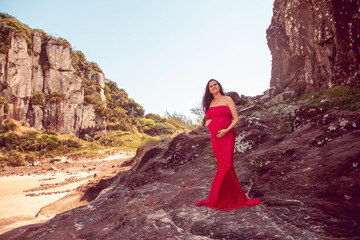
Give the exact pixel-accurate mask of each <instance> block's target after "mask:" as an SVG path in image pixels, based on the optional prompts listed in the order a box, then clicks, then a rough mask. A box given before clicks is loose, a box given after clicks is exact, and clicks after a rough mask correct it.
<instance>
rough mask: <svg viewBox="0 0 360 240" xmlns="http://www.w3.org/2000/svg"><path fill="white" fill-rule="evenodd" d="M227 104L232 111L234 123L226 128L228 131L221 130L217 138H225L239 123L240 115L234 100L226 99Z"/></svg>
mask: <svg viewBox="0 0 360 240" xmlns="http://www.w3.org/2000/svg"><path fill="white" fill-rule="evenodd" d="M226 98H227V99H226V103H227V105H228V106H229V109H230V111H231V115H232V118H233V120H232V122H231V124H230V125H229V126H228V127H227V128H226V129H221V130H220V131H219V132H218V134H217V135H216V137H218V138H221V137H222V136H224V135H225V134H226V133H228V132H229V131H230V130H231V129H233V128H234V127H235V126H236V124H237V123H238V122H239V116H238V113H237V111H236V107H235V103H234V101H233V100H232V98H231V97H228V96H227V97H226Z"/></svg>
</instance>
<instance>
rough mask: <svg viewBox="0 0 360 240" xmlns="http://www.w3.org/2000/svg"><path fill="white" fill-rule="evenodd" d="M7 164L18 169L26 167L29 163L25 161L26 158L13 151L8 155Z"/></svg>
mask: <svg viewBox="0 0 360 240" xmlns="http://www.w3.org/2000/svg"><path fill="white" fill-rule="evenodd" d="M7 164H8V165H9V166H13V167H17V166H25V165H26V164H27V163H26V161H25V159H24V156H23V155H22V154H20V153H18V152H16V151H15V150H11V151H10V152H8V153H7Z"/></svg>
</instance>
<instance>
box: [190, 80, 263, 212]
mask: <svg viewBox="0 0 360 240" xmlns="http://www.w3.org/2000/svg"><path fill="white" fill-rule="evenodd" d="M202 104H203V109H204V111H205V112H206V119H207V121H206V123H205V125H206V126H207V127H208V129H209V131H210V133H211V144H212V148H213V151H214V154H215V157H216V160H217V165H218V169H217V171H216V174H215V178H214V181H213V183H212V186H211V190H210V194H209V198H208V199H206V200H202V201H200V202H198V203H196V204H195V205H196V206H201V205H205V206H207V207H209V208H213V209H218V210H231V209H236V208H242V207H249V206H255V205H257V204H259V202H260V199H259V198H255V199H249V198H247V197H246V195H245V193H244V191H243V189H242V188H241V185H240V183H239V180H238V179H237V176H236V173H235V171H234V166H233V153H234V146H235V131H234V127H235V125H236V124H237V123H238V121H239V117H238V114H237V111H236V108H235V103H234V101H233V100H232V99H231V97H228V96H225V94H224V92H223V89H222V87H221V85H220V83H219V82H218V81H216V80H215V79H210V80H209V82H208V83H207V85H206V89H205V95H204V98H203V103H202ZM231 119H233V120H231Z"/></svg>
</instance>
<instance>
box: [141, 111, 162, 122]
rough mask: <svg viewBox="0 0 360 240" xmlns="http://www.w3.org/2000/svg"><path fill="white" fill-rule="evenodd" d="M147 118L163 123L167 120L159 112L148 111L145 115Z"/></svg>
mask: <svg viewBox="0 0 360 240" xmlns="http://www.w3.org/2000/svg"><path fill="white" fill-rule="evenodd" d="M145 118H147V119H152V120H154V121H155V123H163V122H166V118H163V117H161V116H160V115H158V114H154V113H148V114H146V115H145Z"/></svg>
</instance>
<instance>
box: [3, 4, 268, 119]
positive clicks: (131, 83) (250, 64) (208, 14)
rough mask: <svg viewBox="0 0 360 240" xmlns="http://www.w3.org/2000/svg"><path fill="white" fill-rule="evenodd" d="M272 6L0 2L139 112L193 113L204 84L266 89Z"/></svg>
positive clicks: (255, 91) (249, 91) (253, 91)
mask: <svg viewBox="0 0 360 240" xmlns="http://www.w3.org/2000/svg"><path fill="white" fill-rule="evenodd" d="M272 7H273V0H261V1H259V0H256V1H246V0H117V1H116V0H103V1H98V0H86V1H85V0H71V1H70V0H62V1H51V0H31V1H28V0H11V1H9V0H0V12H5V13H8V14H10V15H12V16H14V17H16V18H17V19H18V20H20V21H21V22H23V23H25V24H27V25H28V26H29V27H31V28H32V29H42V30H44V31H45V32H47V33H48V34H50V35H52V36H55V37H62V38H65V39H67V40H68V41H69V42H70V44H71V45H72V48H73V50H80V51H82V52H83V53H84V54H85V56H86V58H87V60H88V61H91V62H96V63H97V64H98V65H99V67H100V68H101V69H102V70H103V72H104V74H105V78H107V79H111V80H112V81H115V82H116V83H117V85H118V87H119V88H123V89H125V91H126V92H127V93H128V95H129V97H130V98H133V99H134V100H135V101H136V102H138V103H139V104H140V105H142V106H143V107H144V109H145V114H147V113H156V114H159V115H161V116H165V112H166V111H167V112H169V113H171V114H172V113H175V112H176V113H182V114H184V115H185V116H188V117H190V118H195V116H194V115H193V114H191V112H190V109H191V108H195V107H200V105H201V100H202V97H203V95H204V92H205V87H206V83H207V82H208V80H209V79H212V78H214V79H216V80H218V81H219V82H220V83H221V85H222V86H223V88H224V90H225V91H235V92H237V93H239V95H241V94H243V95H246V96H255V95H260V94H262V93H263V92H264V91H265V90H267V89H268V88H269V85H270V77H271V54H270V50H269V48H268V46H267V41H266V29H267V28H268V27H269V25H270V22H271V17H272Z"/></svg>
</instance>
